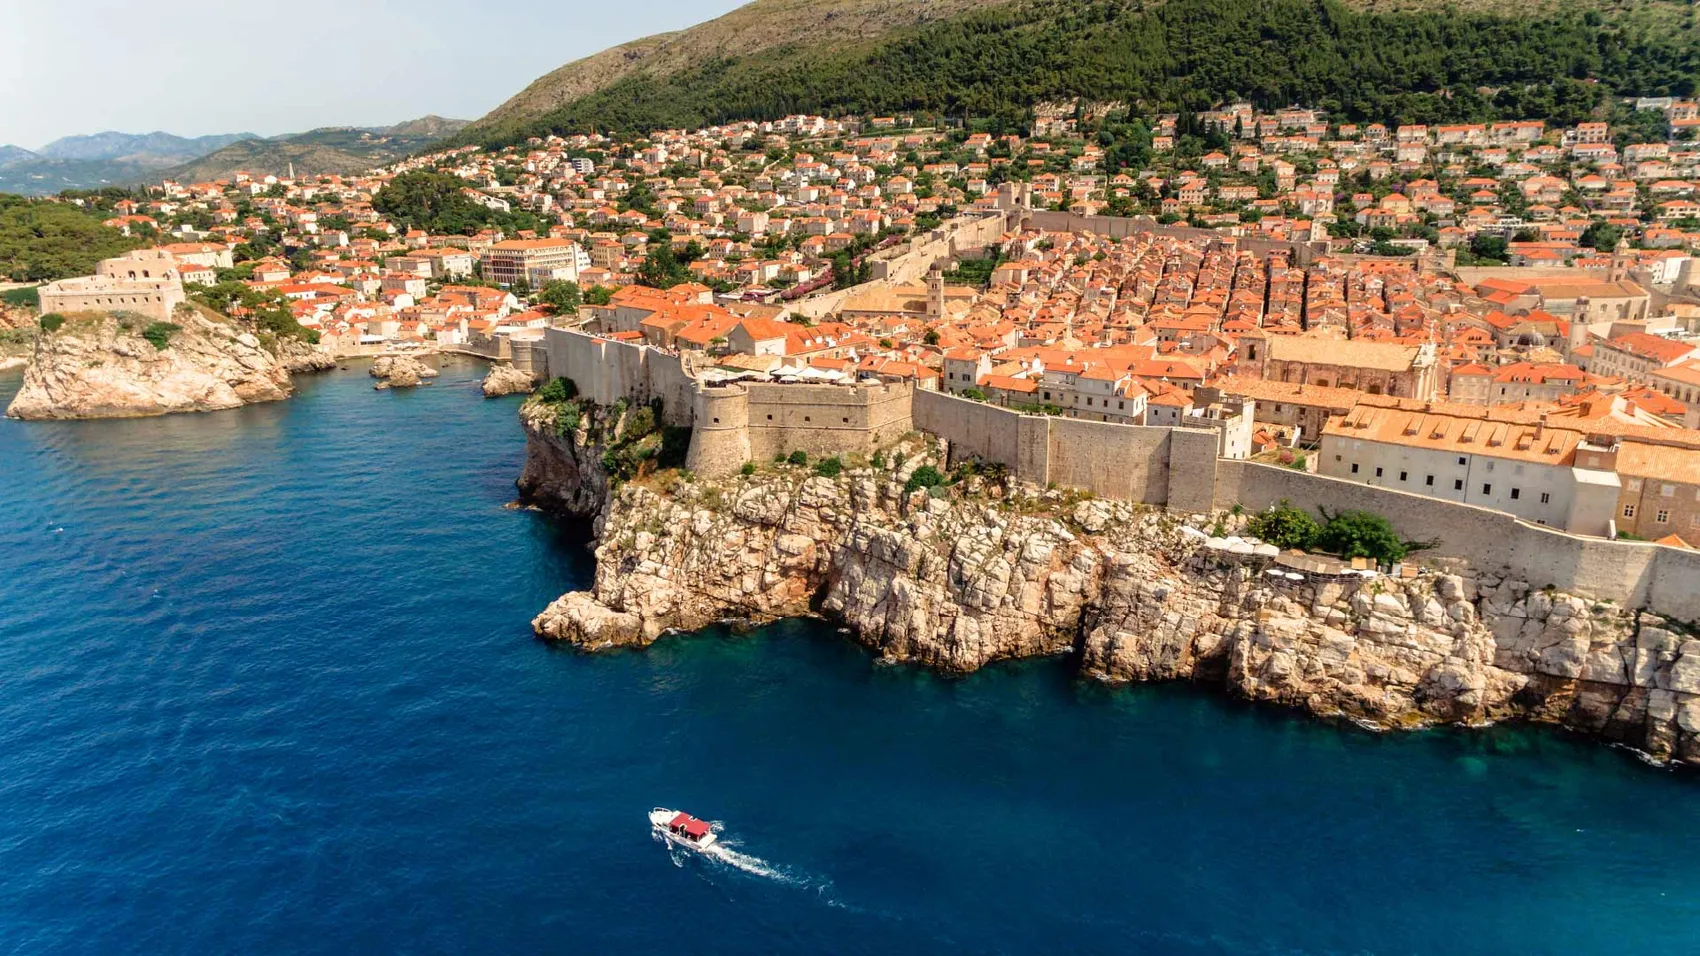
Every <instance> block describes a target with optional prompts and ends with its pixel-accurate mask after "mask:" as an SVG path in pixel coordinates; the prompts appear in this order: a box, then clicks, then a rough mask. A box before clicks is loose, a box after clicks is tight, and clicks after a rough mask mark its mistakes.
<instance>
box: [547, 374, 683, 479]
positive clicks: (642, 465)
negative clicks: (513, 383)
mask: <svg viewBox="0 0 1700 956" xmlns="http://www.w3.org/2000/svg"><path fill="white" fill-rule="evenodd" d="M530 401H531V402H533V403H536V404H538V405H541V406H544V407H547V408H549V409H551V410H552V411H553V412H554V415H555V429H556V433H557V434H559V435H560V437H562V438H572V439H575V440H577V441H580V442H581V443H582V444H584V445H586V446H595V447H599V448H601V449H602V470H603V471H605V472H606V473H607V475H608V480H609V481H610V482H611V483H612V484H614V485H619V484H621V483H622V482H626V481H630V480H632V479H633V478H640V477H643V476H644V475H648V474H651V473H653V472H655V471H657V470H659V469H668V468H683V467H684V464H685V455H686V454H687V453H688V452H689V451H690V445H691V430H690V429H689V428H676V427H673V426H669V425H665V424H663V423H662V421H661V401H660V400H659V399H657V400H655V401H653V402H651V403H650V404H648V405H631V404H629V403H627V402H626V400H625V399H620V400H619V401H617V402H615V403H614V404H612V405H608V406H599V405H597V404H596V403H594V402H592V401H590V400H588V399H585V398H582V397H580V396H579V392H578V386H577V385H575V384H574V383H573V381H572V379H569V378H555V379H551V380H550V381H548V382H546V383H545V384H544V385H543V387H542V388H540V389H538V390H537V392H536V394H534V395H533V396H532V397H531V399H530ZM581 428H582V429H583V435H582V436H580V435H579V431H580V429H581Z"/></svg>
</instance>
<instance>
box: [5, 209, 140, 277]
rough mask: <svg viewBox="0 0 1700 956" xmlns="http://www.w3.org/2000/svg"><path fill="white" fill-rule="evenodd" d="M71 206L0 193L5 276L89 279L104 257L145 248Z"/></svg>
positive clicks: (99, 217)
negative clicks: (88, 276)
mask: <svg viewBox="0 0 1700 956" xmlns="http://www.w3.org/2000/svg"><path fill="white" fill-rule="evenodd" d="M103 218H104V215H103V214H101V213H97V212H90V211H87V210H84V209H82V208H80V207H78V206H75V205H72V204H70V203H63V202H50V201H47V200H39V199H25V198H24V197H22V196H8V195H4V194H0V278H4V279H9V280H10V281H13V282H48V281H51V280H53V279H63V278H66V277H67V276H81V275H89V274H90V273H92V272H94V267H95V264H96V263H98V262H99V261H100V260H102V259H110V258H112V257H113V256H121V255H123V254H124V253H126V252H129V251H130V250H131V249H135V248H138V247H140V246H141V245H142V241H141V240H140V239H133V238H131V237H129V236H126V235H124V234H123V233H121V232H119V231H118V230H116V229H111V228H108V227H106V226H104V225H101V222H102V221H103Z"/></svg>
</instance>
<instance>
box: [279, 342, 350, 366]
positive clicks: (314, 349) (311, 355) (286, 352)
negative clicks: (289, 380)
mask: <svg viewBox="0 0 1700 956" xmlns="http://www.w3.org/2000/svg"><path fill="white" fill-rule="evenodd" d="M277 355H278V358H279V359H280V360H282V362H283V367H284V368H285V369H287V370H288V371H289V374H291V375H305V374H309V373H312V372H328V371H330V370H331V369H334V368H336V367H337V362H336V356H335V355H332V354H331V353H329V352H326V351H325V350H323V349H321V348H319V347H318V346H316V345H310V344H308V343H306V342H304V341H302V340H300V339H296V338H287V339H282V340H280V341H279V342H278V344H277Z"/></svg>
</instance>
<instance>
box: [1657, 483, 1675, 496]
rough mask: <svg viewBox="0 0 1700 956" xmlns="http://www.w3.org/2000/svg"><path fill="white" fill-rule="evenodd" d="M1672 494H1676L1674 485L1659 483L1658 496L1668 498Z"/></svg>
mask: <svg viewBox="0 0 1700 956" xmlns="http://www.w3.org/2000/svg"><path fill="white" fill-rule="evenodd" d="M1674 494H1676V486H1675V485H1660V486H1659V497H1661V498H1669V497H1671V496H1672V495H1674Z"/></svg>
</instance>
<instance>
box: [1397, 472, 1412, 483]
mask: <svg viewBox="0 0 1700 956" xmlns="http://www.w3.org/2000/svg"><path fill="white" fill-rule="evenodd" d="M1410 478H1411V476H1410V475H1407V474H1405V473H1404V472H1402V471H1401V472H1400V473H1399V480H1400V481H1409V480H1410Z"/></svg>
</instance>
